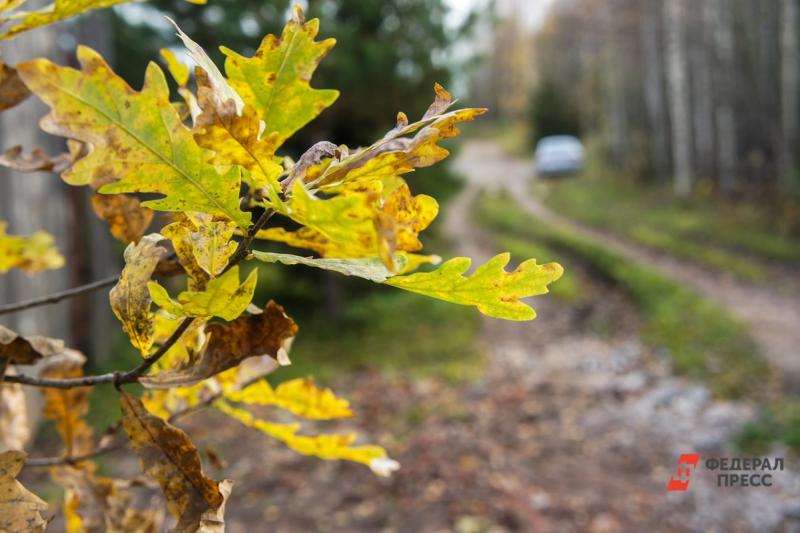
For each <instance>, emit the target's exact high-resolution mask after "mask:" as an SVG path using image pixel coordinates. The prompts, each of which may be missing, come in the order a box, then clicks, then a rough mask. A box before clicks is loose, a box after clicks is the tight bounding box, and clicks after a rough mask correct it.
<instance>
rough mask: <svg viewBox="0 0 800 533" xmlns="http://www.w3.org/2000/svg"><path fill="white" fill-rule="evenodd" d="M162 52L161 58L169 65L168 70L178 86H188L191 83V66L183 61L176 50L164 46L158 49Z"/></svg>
mask: <svg viewBox="0 0 800 533" xmlns="http://www.w3.org/2000/svg"><path fill="white" fill-rule="evenodd" d="M158 53H159V54H161V59H163V60H164V64H165V65H166V66H167V71H168V72H169V73H170V75H171V76H172V78H173V79H174V80H175V83H177V84H178V87H186V84H187V83H189V67H187V66H186V65H184V64H183V63H181V62H180V61H179V60H178V58H177V57H176V56H175V52H173V51H172V50H170V49H169V48H162V49H161V50H159V51H158Z"/></svg>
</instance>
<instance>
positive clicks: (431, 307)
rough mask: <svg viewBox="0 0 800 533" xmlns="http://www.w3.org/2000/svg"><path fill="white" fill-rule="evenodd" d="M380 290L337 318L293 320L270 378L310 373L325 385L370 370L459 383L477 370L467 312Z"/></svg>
mask: <svg viewBox="0 0 800 533" xmlns="http://www.w3.org/2000/svg"><path fill="white" fill-rule="evenodd" d="M381 288H383V287H381ZM385 289H386V290H383V291H377V292H374V293H372V294H368V295H366V296H362V297H358V298H355V299H353V300H352V301H351V302H349V303H348V305H347V306H346V309H345V310H344V315H343V316H342V317H341V318H340V319H339V320H337V321H331V320H330V319H328V318H326V317H324V316H321V315H317V316H306V317H304V319H303V320H301V321H299V323H300V324H301V330H300V333H299V335H298V336H297V339H296V340H295V343H294V346H293V347H292V353H291V358H292V365H291V366H288V367H285V368H282V369H280V370H279V371H278V372H276V373H275V374H273V377H274V379H276V380H278V381H283V380H286V379H291V378H293V377H299V376H306V375H314V377H315V378H317V379H318V380H319V381H320V382H322V383H330V382H331V381H332V380H333V379H334V378H336V377H337V376H340V375H342V374H343V373H352V372H354V371H357V370H363V369H376V370H378V371H380V372H383V373H386V374H387V375H404V376H410V377H412V378H421V377H438V378H440V379H443V380H445V381H447V382H450V383H458V382H462V381H469V380H472V379H474V378H477V377H478V376H479V375H480V374H481V373H482V371H483V368H484V365H485V359H484V355H483V352H482V351H481V349H480V346H479V345H478V334H479V325H480V324H479V319H478V316H477V313H476V312H475V310H474V309H472V308H467V307H461V306H454V305H452V304H448V303H446V302H440V301H438V300H431V299H428V298H425V297H421V296H419V295H415V294H411V293H405V292H397V291H392V289H391V288H390V287H386V288H385ZM304 332H308V333H306V334H304Z"/></svg>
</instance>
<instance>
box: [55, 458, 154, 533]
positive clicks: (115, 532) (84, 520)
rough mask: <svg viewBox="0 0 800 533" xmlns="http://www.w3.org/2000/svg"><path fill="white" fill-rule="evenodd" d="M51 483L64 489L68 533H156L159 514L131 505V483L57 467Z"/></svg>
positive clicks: (89, 471) (84, 471)
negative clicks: (54, 482) (129, 487)
mask: <svg viewBox="0 0 800 533" xmlns="http://www.w3.org/2000/svg"><path fill="white" fill-rule="evenodd" d="M51 475H52V477H53V480H55V481H56V483H58V484H59V485H61V486H62V487H64V489H65V491H66V494H65V497H64V515H65V518H66V530H67V532H68V533H156V532H157V531H159V526H160V523H161V513H159V512H157V511H155V510H148V511H142V510H139V509H136V508H134V507H133V506H132V503H133V496H132V494H130V492H129V491H128V490H127V489H128V486H129V485H130V483H127V482H124V481H121V480H117V479H112V478H107V477H102V476H98V475H96V474H95V473H94V472H93V470H92V469H87V468H75V467H74V466H58V467H55V468H53V469H52V471H51Z"/></svg>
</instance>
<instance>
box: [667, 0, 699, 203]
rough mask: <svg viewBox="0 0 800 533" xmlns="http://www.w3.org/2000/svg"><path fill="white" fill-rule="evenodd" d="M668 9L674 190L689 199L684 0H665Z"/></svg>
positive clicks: (668, 58)
mask: <svg viewBox="0 0 800 533" xmlns="http://www.w3.org/2000/svg"><path fill="white" fill-rule="evenodd" d="M664 9H665V11H664V20H665V23H666V31H665V36H666V41H667V46H666V49H667V76H668V78H669V106H670V117H671V119H672V160H673V173H674V189H675V194H676V195H678V196H681V197H686V196H689V194H690V193H691V191H692V140H691V116H690V109H689V90H688V79H687V78H688V76H687V64H686V63H687V62H686V39H685V31H684V28H685V25H684V12H685V4H684V0H665V1H664Z"/></svg>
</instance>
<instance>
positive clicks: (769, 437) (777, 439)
mask: <svg viewBox="0 0 800 533" xmlns="http://www.w3.org/2000/svg"><path fill="white" fill-rule="evenodd" d="M775 443H780V444H783V445H784V446H786V447H788V448H789V449H790V450H792V452H794V454H796V455H800V400H798V399H784V400H778V401H775V402H773V403H771V404H770V405H769V406H767V407H766V408H764V409H763V410H762V412H761V413H760V415H759V417H758V418H757V419H756V420H754V421H752V422H750V423H748V424H746V425H745V426H744V427H743V428H742V429H741V431H739V434H738V435H737V437H736V444H737V446H738V447H739V448H740V449H741V450H743V451H745V452H748V453H753V454H763V453H767V452H768V451H769V449H770V447H771V446H772V445H773V444H775Z"/></svg>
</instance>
